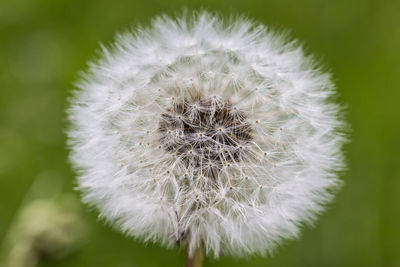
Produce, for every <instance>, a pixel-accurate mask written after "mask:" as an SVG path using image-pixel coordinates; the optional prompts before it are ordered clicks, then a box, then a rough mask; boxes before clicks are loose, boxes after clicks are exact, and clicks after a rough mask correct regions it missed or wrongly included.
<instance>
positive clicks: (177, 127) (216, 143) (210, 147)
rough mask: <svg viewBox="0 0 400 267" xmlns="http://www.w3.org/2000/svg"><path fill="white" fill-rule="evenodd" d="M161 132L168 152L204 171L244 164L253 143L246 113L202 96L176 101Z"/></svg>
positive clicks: (162, 124)
mask: <svg viewBox="0 0 400 267" xmlns="http://www.w3.org/2000/svg"><path fill="white" fill-rule="evenodd" d="M158 131H159V133H160V134H161V138H160V142H161V144H162V145H163V147H164V149H165V150H166V151H168V152H171V153H174V154H176V155H177V156H179V157H180V158H181V159H182V160H183V161H185V162H186V163H188V164H191V165H192V166H196V167H199V166H200V168H202V169H206V168H207V167H209V168H210V166H216V167H217V168H219V169H220V168H222V167H223V166H231V164H230V163H235V162H239V161H241V160H242V155H243V153H246V151H245V148H246V145H247V144H248V143H249V142H250V141H251V140H252V139H253V137H252V132H253V130H252V127H251V125H250V123H249V122H247V116H246V115H245V114H244V113H243V112H242V111H240V110H239V109H238V108H236V107H233V106H232V104H231V103H229V101H222V100H220V99H218V98H216V97H201V96H199V95H197V96H195V97H193V96H192V97H189V98H184V99H183V100H181V101H174V102H173V104H172V107H170V108H168V109H167V110H165V112H164V113H162V114H161V118H160V122H159V128H158Z"/></svg>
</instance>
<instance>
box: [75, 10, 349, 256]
mask: <svg viewBox="0 0 400 267" xmlns="http://www.w3.org/2000/svg"><path fill="white" fill-rule="evenodd" d="M332 96H334V85H333V84H332V83H331V80H330V75H329V74H326V73H322V72H321V71H320V70H318V68H317V67H316V66H315V64H313V62H312V60H311V59H310V58H309V57H305V56H304V54H303V52H302V49H301V48H300V47H298V46H297V44H296V43H295V42H288V41H287V40H286V39H285V38H283V37H282V36H280V35H279V34H276V33H274V32H272V31H270V30H268V29H267V28H266V27H264V26H262V25H256V24H254V23H252V22H250V21H248V20H246V19H236V20H235V19H232V20H229V21H228V22H224V21H222V20H221V19H220V18H219V17H217V16H215V15H212V14H209V13H206V12H200V13H198V14H195V15H194V16H193V17H191V18H188V17H187V16H184V17H182V18H180V19H171V18H168V17H165V16H162V17H158V18H156V19H155V20H153V22H152V25H151V27H149V28H144V29H141V30H138V31H136V32H135V33H126V34H123V35H120V36H119V37H118V39H117V41H116V43H115V44H114V46H113V48H112V49H103V52H102V56H101V59H100V60H99V61H98V62H96V63H93V64H91V65H90V68H89V70H88V71H87V72H86V74H85V76H84V79H82V81H81V82H80V83H79V86H78V90H76V91H75V94H74V97H73V98H72V99H71V105H70V108H69V110H68V112H69V119H70V121H71V123H72V126H71V127H70V129H69V131H68V136H69V144H70V146H71V150H72V151H71V161H72V162H73V164H74V166H75V167H76V169H77V170H78V173H79V177H78V185H79V189H80V190H81V191H82V192H83V195H84V201H85V202H86V203H89V204H90V205H93V206H95V207H96V208H98V209H99V210H100V212H101V217H103V218H105V219H106V220H107V221H108V222H111V223H112V224H114V225H116V226H117V227H118V228H120V229H121V230H122V231H123V232H125V233H127V234H128V235H130V236H134V237H136V238H140V239H142V240H144V241H154V242H161V243H162V244H164V245H166V246H169V247H172V246H174V245H176V244H179V243H185V244H187V245H188V247H189V252H190V253H191V254H193V252H194V250H195V249H196V248H198V247H202V248H204V250H205V252H206V253H207V254H212V255H214V256H215V257H218V256H219V255H220V254H221V253H224V254H232V255H236V256H244V255H247V254H250V253H259V254H262V255H264V254H265V253H271V252H272V251H273V249H274V248H275V247H276V246H277V244H279V243H281V241H282V240H283V239H289V238H294V237H297V236H298V235H299V232H300V230H301V226H302V224H304V223H312V222H313V221H314V220H315V218H316V215H318V214H319V213H320V212H321V211H322V210H323V206H324V204H326V203H327V202H328V201H330V200H331V198H332V192H334V189H336V188H337V187H338V185H340V180H338V178H337V172H338V171H340V170H342V169H343V156H342V152H341V146H342V144H343V143H344V141H345V138H344V136H343V133H342V132H341V129H342V126H343V122H342V121H341V120H340V116H339V114H340V112H339V111H340V107H339V106H337V105H335V104H333V103H332V102H331V98H332Z"/></svg>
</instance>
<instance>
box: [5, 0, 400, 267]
mask: <svg viewBox="0 0 400 267" xmlns="http://www.w3.org/2000/svg"><path fill="white" fill-rule="evenodd" d="M184 7H186V8H188V9H189V10H190V9H199V8H201V7H203V8H205V9H207V10H216V11H218V12H220V13H222V14H224V15H229V14H231V13H234V14H238V13H239V14H245V15H248V16H249V17H252V18H254V19H256V20H258V21H260V22H262V23H265V24H269V25H271V26H273V27H275V28H278V29H291V35H292V36H293V37H295V38H299V39H300V40H302V41H304V43H305V48H306V50H309V51H313V52H315V53H316V56H317V57H319V58H321V61H322V62H323V63H324V64H325V66H327V67H328V68H329V69H330V70H332V71H333V73H334V80H335V82H336V84H337V86H338V91H339V93H340V94H341V96H340V97H339V99H338V101H339V102H340V103H344V104H345V105H347V106H348V108H347V118H348V121H349V122H350V124H351V125H352V133H351V139H352V142H351V143H350V144H349V145H347V146H346V147H345V150H346V153H347V155H348V164H349V170H348V171H347V172H346V173H345V175H344V176H343V180H344V181H345V186H344V187H343V189H342V191H341V192H340V193H339V195H338V196H337V198H336V201H335V202H334V203H333V204H332V205H331V207H330V209H329V210H328V212H327V213H325V214H324V215H323V216H322V217H321V219H320V220H319V221H318V224H317V225H316V227H315V228H313V229H307V230H306V231H304V232H303V236H302V238H301V239H300V240H297V241H292V242H288V243H287V244H286V245H284V246H283V247H281V248H280V249H279V250H278V251H277V253H276V255H275V256H274V257H273V258H268V259H262V258H258V257H253V258H250V259H248V260H235V259H231V258H224V257H223V258H222V259H220V260H206V262H205V266H400V253H399V251H400V227H399V225H400V208H399V203H400V106H399V104H398V103H399V102H400V52H399V47H400V19H399V17H400V11H399V10H400V1H398V0H396V1H394V0H381V1H378V0H375V1H372V0H355V1H348V0H338V1H320V0H300V1H293V0H273V1H265V0H248V1H240V0H230V1H227V0H220V1H218V0H203V1H200V0H193V1H185V0H171V1H164V0H148V1H127V0H114V1H106V0H96V1H95V0H87V1H78V0H69V1H66V0H59V1H54V0H13V1H5V0H2V1H1V2H0V240H3V239H4V238H5V237H6V235H7V233H8V232H9V230H10V227H12V225H13V224H14V223H15V221H16V218H18V216H19V215H18V214H19V211H20V210H21V209H20V208H21V207H22V206H24V205H27V203H25V202H26V194H27V193H28V192H29V190H30V188H31V185H32V184H33V183H34V181H35V180H37V179H45V180H52V179H54V180H57V181H62V184H61V187H62V189H61V191H64V192H73V187H74V186H75V183H74V173H73V172H72V170H71V166H70V165H69V163H68V160H67V157H68V153H67V149H66V146H65V135H64V129H65V127H66V120H65V114H64V109H65V106H66V101H67V97H68V95H69V94H70V90H71V89H72V88H73V81H74V80H76V78H77V72H78V71H79V70H82V69H84V68H85V62H86V61H87V60H88V59H90V58H93V57H94V56H95V53H94V51H95V50H96V49H99V45H98V43H99V41H101V42H103V43H108V42H109V41H111V40H112V38H113V37H114V34H115V32H118V31H121V30H124V29H127V28H129V27H131V26H133V27H135V26H137V25H143V24H146V23H147V22H148V21H149V19H150V18H151V17H152V16H154V15H157V14H160V13H163V12H166V13H168V14H173V13H174V12H180V11H182V9H183V8H184ZM44 187H46V186H45V185H44ZM46 190H49V191H51V190H52V187H49V188H48V189H43V191H46ZM73 194H75V197H78V193H77V192H74V193H73ZM49 195H51V192H50V193H49ZM82 209H83V210H84V213H85V215H84V217H85V219H86V221H87V223H88V224H89V226H88V227H89V228H90V231H89V237H88V241H86V242H85V243H84V245H82V246H81V247H80V249H79V250H77V251H74V252H72V253H71V254H69V256H67V257H65V258H63V259H62V260H60V261H58V260H55V259H45V260H42V261H41V262H40V263H39V265H38V266H85V267H86V266H98V267H101V266H116V267H123V266H163V265H167V264H168V265H169V266H179V265H182V264H183V258H184V251H183V250H165V249H163V248H160V247H158V246H156V245H143V244H141V243H139V242H136V241H134V240H131V239H128V238H125V237H124V236H123V235H121V234H119V233H118V232H116V231H114V230H112V229H111V228H109V227H108V226H106V225H104V224H103V223H101V222H98V220H97V213H96V212H93V211H91V210H90V209H88V208H87V207H83V208H82Z"/></svg>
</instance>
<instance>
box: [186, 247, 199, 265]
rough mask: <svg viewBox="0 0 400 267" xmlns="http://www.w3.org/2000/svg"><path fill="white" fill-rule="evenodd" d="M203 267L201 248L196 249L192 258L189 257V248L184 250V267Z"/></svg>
mask: <svg viewBox="0 0 400 267" xmlns="http://www.w3.org/2000/svg"><path fill="white" fill-rule="evenodd" d="M202 266H203V253H202V252H201V248H197V249H196V251H195V252H194V254H193V256H190V255H189V248H186V264H185V267H202Z"/></svg>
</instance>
